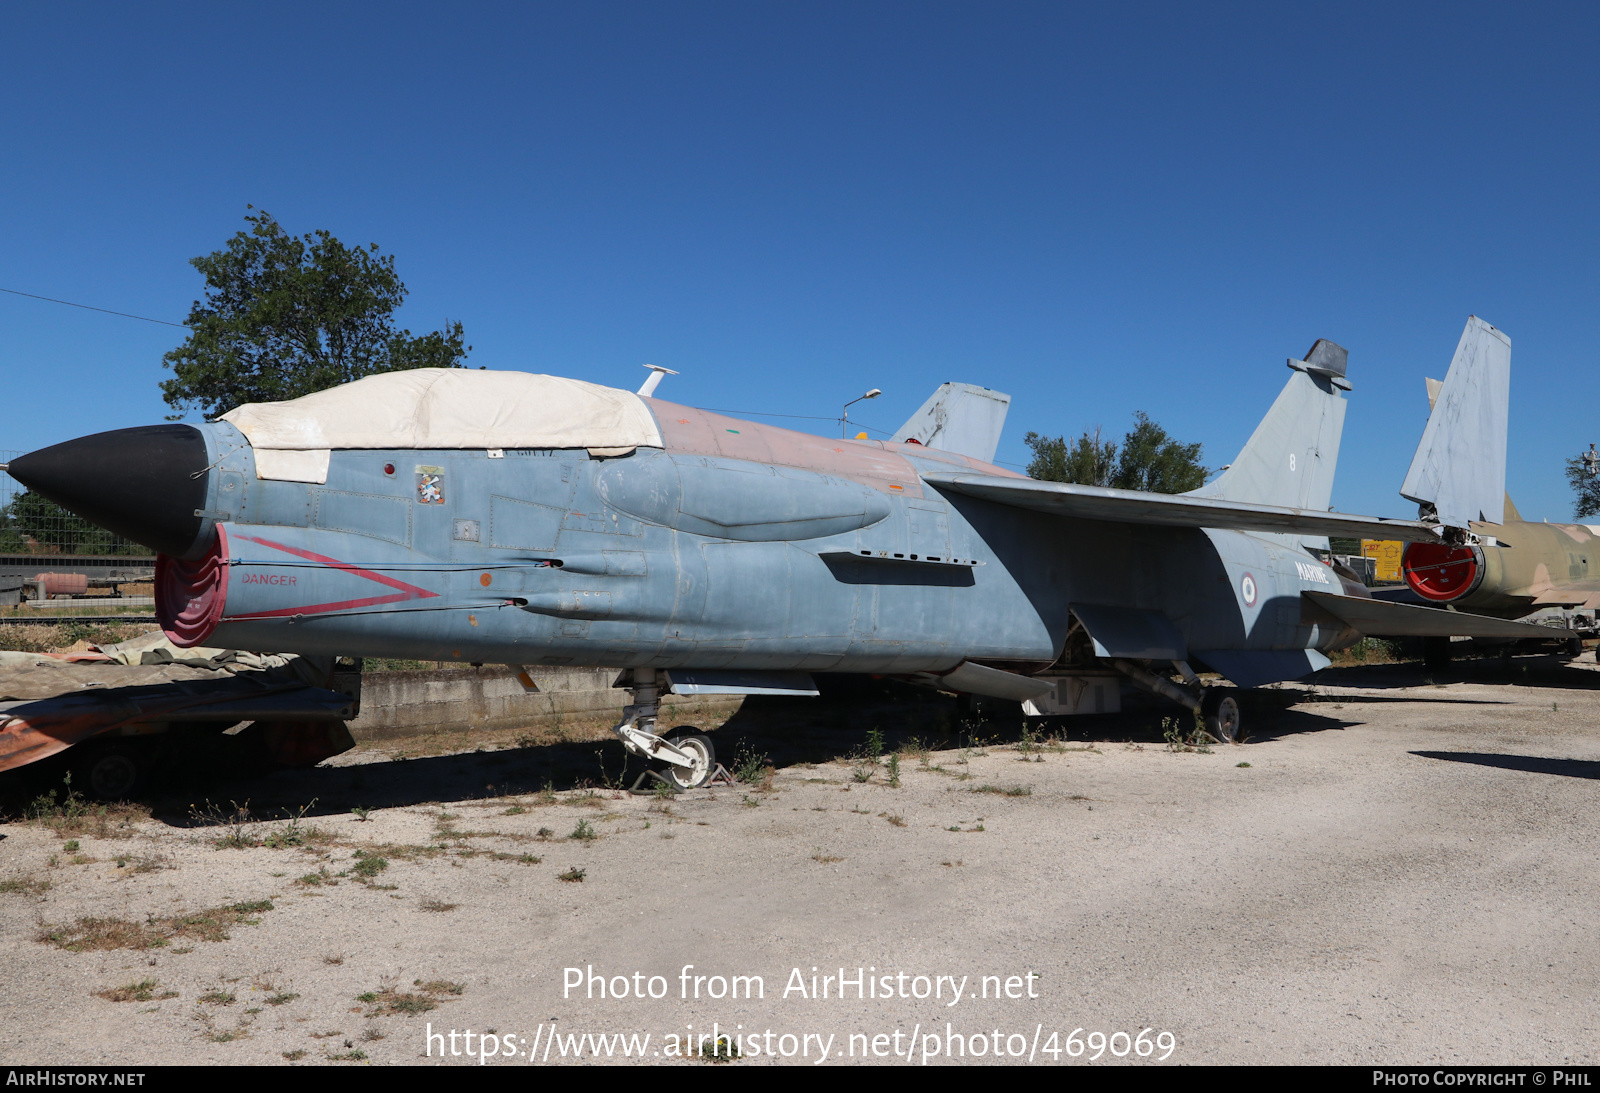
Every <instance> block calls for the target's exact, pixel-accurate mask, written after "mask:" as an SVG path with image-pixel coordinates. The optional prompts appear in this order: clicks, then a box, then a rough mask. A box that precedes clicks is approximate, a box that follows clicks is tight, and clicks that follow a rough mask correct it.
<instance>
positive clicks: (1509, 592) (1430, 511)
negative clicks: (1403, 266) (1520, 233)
mask: <svg viewBox="0 0 1600 1093" xmlns="http://www.w3.org/2000/svg"><path fill="white" fill-rule="evenodd" d="M1427 385H1428V411H1429V413H1428V424H1427V427H1426V428H1425V429H1424V430H1423V434H1422V441H1421V442H1420V443H1419V444H1418V445H1417V452H1416V455H1415V456H1414V457H1413V459H1412V461H1411V467H1410V469H1409V470H1408V471H1407V473H1406V479H1405V483H1404V485H1402V486H1401V489H1400V493H1401V496H1403V497H1405V498H1406V499H1407V500H1410V501H1414V502H1416V503H1417V505H1418V506H1419V509H1420V514H1421V517H1422V519H1424V520H1425V521H1427V522H1429V523H1432V524H1437V525H1442V526H1445V527H1448V528H1453V529H1456V530H1455V531H1454V532H1453V533H1451V534H1449V535H1447V536H1446V538H1443V539H1440V540H1436V541H1434V542H1413V543H1410V544H1408V545H1407V546H1406V549H1405V553H1404V554H1403V555H1402V556H1401V563H1400V566H1401V573H1402V575H1403V576H1404V578H1405V582H1406V587H1405V589H1403V590H1398V591H1397V592H1396V593H1387V594H1386V593H1380V595H1402V596H1414V597H1416V599H1417V600H1418V601H1419V602H1422V603H1427V604H1433V605H1436V606H1441V607H1442V606H1445V605H1449V606H1450V607H1451V608H1453V609H1456V610H1461V609H1465V610H1468V611H1472V612H1474V613H1477V614H1483V615H1493V616H1495V617H1498V618H1508V619H1516V618H1521V617H1522V616H1524V615H1528V614H1531V613H1532V612H1535V611H1540V610H1543V609H1545V608H1551V607H1556V608H1580V609H1592V608H1597V607H1600V527H1594V526H1590V525H1585V524H1551V523H1546V522H1534V521H1530V520H1524V519H1522V517H1521V515H1520V514H1519V513H1518V512H1517V508H1516V506H1515V505H1514V504H1512V502H1511V497H1510V495H1509V494H1507V493H1506V488H1505V483H1506V439H1507V426H1508V418H1509V415H1510V393H1511V339H1510V338H1509V337H1507V336H1506V335H1505V334H1504V333H1503V332H1502V331H1500V330H1497V329H1496V328H1495V327H1493V326H1491V325H1490V324H1488V323H1486V322H1484V321H1483V320H1482V319H1479V318H1477V317H1476V316H1473V317H1470V318H1468V320H1467V325H1466V329H1464V330H1463V331H1462V332H1461V340H1460V342H1459V343H1458V344H1457V346H1456V352H1455V356H1454V357H1452V358H1451V361H1450V370H1449V371H1448V372H1446V373H1445V378H1444V381H1443V382H1442V383H1441V382H1440V381H1438V380H1435V379H1429V380H1428V381H1427ZM1591 559H1593V561H1594V566H1593V568H1592V570H1591V566H1590V561H1591ZM1568 640H1569V643H1570V646H1571V649H1572V651H1573V652H1578V651H1580V650H1581V645H1580V644H1579V643H1578V640H1577V639H1576V638H1575V637H1574V638H1570V639H1568ZM1429 658H1430V660H1433V661H1434V662H1436V663H1437V662H1440V661H1443V660H1447V659H1448V646H1443V645H1438V646H1435V647H1434V649H1432V650H1430V652H1429Z"/></svg>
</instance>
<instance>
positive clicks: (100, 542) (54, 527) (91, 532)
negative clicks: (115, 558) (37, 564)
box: [0, 490, 150, 554]
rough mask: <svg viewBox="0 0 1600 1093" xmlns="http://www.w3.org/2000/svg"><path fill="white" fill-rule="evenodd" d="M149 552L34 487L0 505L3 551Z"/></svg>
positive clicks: (1, 545)
mask: <svg viewBox="0 0 1600 1093" xmlns="http://www.w3.org/2000/svg"><path fill="white" fill-rule="evenodd" d="M149 553H150V551H149V549H148V548H146V547H142V546H139V545H138V544H137V543H130V542H128V541H127V540H126V539H123V538H120V537H119V536H116V535H113V534H112V533H111V532H109V531H107V530H106V529H105V528H102V527H99V526H98V525H96V524H91V523H90V522H89V521H87V520H85V519H84V518H83V517H81V516H76V515H74V514H73V513H70V512H68V511H67V510H66V509H64V508H62V507H61V506H60V505H58V504H56V503H55V502H54V501H51V500H50V499H49V498H47V497H41V496H40V495H39V494H37V493H34V492H33V491H32V490H24V491H23V492H22V493H19V494H17V495H16V496H15V497H13V498H12V499H11V503H10V504H9V505H6V506H5V507H4V508H0V554H149Z"/></svg>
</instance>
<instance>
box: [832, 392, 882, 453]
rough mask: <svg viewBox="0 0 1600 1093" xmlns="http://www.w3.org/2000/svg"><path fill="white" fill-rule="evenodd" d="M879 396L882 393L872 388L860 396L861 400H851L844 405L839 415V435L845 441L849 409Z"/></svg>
mask: <svg viewBox="0 0 1600 1093" xmlns="http://www.w3.org/2000/svg"><path fill="white" fill-rule="evenodd" d="M881 394H883V392H882V391H880V390H878V389H877V388H876V387H874V388H873V389H872V390H870V391H868V392H867V393H866V394H864V395H862V396H861V398H853V399H851V400H850V401H849V402H847V403H845V404H844V412H843V413H841V414H840V415H839V435H840V436H842V437H844V438H845V439H846V440H848V439H850V407H852V406H854V405H855V404H856V403H858V402H862V401H864V400H866V399H869V398H877V397H878V396H879V395H881Z"/></svg>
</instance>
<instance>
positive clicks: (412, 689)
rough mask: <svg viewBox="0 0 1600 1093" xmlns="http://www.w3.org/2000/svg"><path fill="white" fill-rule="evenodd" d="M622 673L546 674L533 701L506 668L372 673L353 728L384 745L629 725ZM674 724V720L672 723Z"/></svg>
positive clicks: (728, 700) (711, 701)
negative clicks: (444, 735) (589, 721)
mask: <svg viewBox="0 0 1600 1093" xmlns="http://www.w3.org/2000/svg"><path fill="white" fill-rule="evenodd" d="M616 678H617V669H615V668H538V669H536V670H535V671H534V674H533V679H534V682H535V683H537V684H538V685H539V692H540V693H538V694H528V693H527V692H526V691H524V690H523V689H522V684H521V683H519V682H517V677H516V675H515V674H514V673H513V672H512V671H511V670H510V669H509V668H506V667H505V666H503V665H493V666H491V665H485V666H483V667H482V668H444V669H433V670H427V671H418V672H368V673H364V674H363V675H362V677H361V716H360V717H358V718H356V719H355V720H354V721H351V722H350V732H351V734H352V735H354V736H355V738H356V739H357V740H384V739H391V738H397V737H404V736H418V735H423V734H426V733H433V732H440V731H461V730H464V729H517V728H542V727H547V726H549V725H551V724H553V723H554V722H555V721H556V719H557V716H558V715H559V716H560V717H563V718H570V717H584V718H596V719H600V718H604V717H611V718H612V719H613V720H621V717H622V708H623V706H625V705H627V702H628V692H627V691H626V690H624V689H623V688H621V687H613V686H611V682H612V680H614V679H616ZM742 701H743V698H742V697H740V696H737V695H731V696H716V697H708V698H701V697H694V698H679V697H676V696H673V697H669V698H668V699H667V700H666V701H665V702H663V703H662V707H663V717H662V720H663V721H668V718H669V716H670V715H669V714H668V713H667V711H670V710H672V709H674V708H678V709H685V708H698V709H703V710H706V711H716V712H718V713H722V714H727V713H731V712H732V711H734V710H736V709H738V707H739V704H740V703H741V702H742ZM668 723H669V724H670V721H668Z"/></svg>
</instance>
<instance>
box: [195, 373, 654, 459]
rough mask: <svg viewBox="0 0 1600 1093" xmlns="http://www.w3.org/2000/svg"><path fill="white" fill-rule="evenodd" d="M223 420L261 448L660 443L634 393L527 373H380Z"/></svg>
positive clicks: (615, 450) (627, 446) (244, 409)
mask: <svg viewBox="0 0 1600 1093" xmlns="http://www.w3.org/2000/svg"><path fill="white" fill-rule="evenodd" d="M222 420H223V421H227V422H231V423H232V424H233V425H234V426H236V427H237V428H238V429H239V431H240V432H242V433H244V435H245V436H246V437H248V438H249V440H250V444H251V446H252V447H254V448H256V449H257V450H258V452H260V451H262V450H267V451H294V452H322V451H327V450H329V449H338V448H419V449H428V448H590V449H602V450H603V451H602V454H620V452H625V451H629V450H632V449H633V448H638V447H650V448H659V447H661V432H660V430H659V429H657V428H656V423H655V418H653V417H652V416H651V415H650V411H649V410H648V409H646V408H645V404H644V400H643V399H641V398H639V396H638V395H635V394H633V393H632V392H630V391H619V390H616V389H615V388H611V387H601V386H600V385H599V384H595V383H585V382H584V381H582V380H572V379H563V378H562V377H560V376H542V375H535V374H533V373H529V372H488V371H480V370H478V369H460V368H416V369H412V370H410V371H407V372H384V373H382V374H380V375H376V376H368V377H367V378H366V379H360V380H356V381H355V382H354V383H346V384H344V385H342V386H339V387H334V388H331V389H330V390H327V391H318V392H317V393H316V394H312V395H306V396H304V397H302V398H297V399H292V400H290V401H288V402H252V403H247V404H246V405H244V406H240V407H238V408H237V409H233V410H230V411H228V412H227V413H226V414H223V415H222ZM269 458H270V457H269ZM324 459H325V457H324ZM322 466H323V475H324V476H326V463H325V462H323V464H322Z"/></svg>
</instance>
